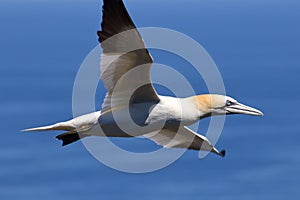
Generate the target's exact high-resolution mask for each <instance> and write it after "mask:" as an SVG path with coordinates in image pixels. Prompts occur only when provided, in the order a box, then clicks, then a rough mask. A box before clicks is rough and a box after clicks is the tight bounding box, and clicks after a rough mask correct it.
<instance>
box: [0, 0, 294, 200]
mask: <svg viewBox="0 0 300 200" xmlns="http://www.w3.org/2000/svg"><path fill="white" fill-rule="evenodd" d="M125 4H126V6H127V8H128V10H129V12H130V14H131V17H132V18H133V20H134V21H135V23H136V25H137V26H138V27H146V26H156V27H166V28H171V29H174V30H177V31H180V32H183V33H185V34H187V35H189V36H190V37H192V38H194V39H195V40H197V41H198V42H199V43H200V44H202V45H203V46H204V47H205V49H206V50H207V51H208V52H209V54H210V55H211V56H212V58H213V59H214V61H215V62H216V64H217V65H218V67H219V70H220V72H221V73H222V76H223V79H224V82H225V85H226V90H227V93H228V94H229V95H231V96H233V97H235V98H237V99H238V100H239V101H241V102H243V103H247V104H250V105H253V106H256V107H258V108H260V109H261V110H262V111H263V112H264V113H265V116H264V117H251V116H230V117H227V119H226V124H225V128H224V130H223V133H222V135H221V137H220V139H219V141H218V143H217V147H219V148H225V149H227V156H226V157H225V158H224V159H222V158H219V157H217V156H215V155H212V154H210V155H208V156H207V157H206V158H205V159H202V160H200V159H198V153H197V152H195V151H187V152H186V153H185V154H184V156H183V157H181V158H180V159H179V160H177V161H176V162H175V163H173V164H172V165H170V166H168V167H167V168H164V169H162V170H160V171H156V172H153V173H148V174H126V173H122V172H118V171H115V170H113V169H110V168H108V167H106V166H104V165H103V164H101V163H99V162H98V161H97V160H95V159H94V158H93V157H92V156H91V155H90V154H89V153H88V152H87V151H86V149H85V148H84V146H83V145H82V144H81V143H80V142H77V143H74V144H73V145H71V146H68V147H66V148H61V146H60V143H59V142H58V141H56V140H55V139H54V136H55V135H56V133H52V132H44V133H22V132H19V130H21V129H24V128H28V127H34V126H39V125H45V124H49V123H53V122H57V121H60V120H66V119H69V118H71V117H72V87H73V82H74V80H75V76H76V72H77V70H78V68H79V66H80V64H81V62H82V61H83V59H84V58H85V57H86V55H87V54H88V53H89V51H90V50H92V49H93V48H94V47H95V46H96V45H97V36H96V31H97V30H98V29H99V24H100V20H101V12H100V11H101V5H102V4H101V3H100V2H99V1H95V0H89V1H83V0H77V1H70V0H61V1H58V0H53V1H42V0H41V1H37V0H23V1H16V0H13V1H9V0H2V1H1V3H0V25H1V26H0V33H1V37H0V44H1V46H0V47H1V48H0V58H1V63H0V119H1V122H0V124H1V131H0V134H1V140H0V199H120V198H122V199H141V198H142V199H144V200H146V199H163V198H164V199H166V198H168V199H170V198H172V199H186V198H189V199H229V200H234V199H272V200H276V199H284V198H288V199H298V198H299V196H300V190H299V186H300V157H299V152H300V145H299V141H300V132H299V131H300V124H299V114H298V113H299V110H300V109H299V103H300V87H299V83H300V80H299V73H300V68H299V67H300V53H299V52H300V40H299V36H300V27H299V24H300V3H299V1H297V0H286V1H279V0H266V1H259V0H253V1H238V0H228V1H222V0H204V1H202V0H201V1H196V0H186V1H178V0H176V1H158V0H152V1H150V0H145V1H134V0H127V1H126V2H125ZM157 55H158V53H157V52H153V57H154V58H155V60H156V61H158V62H164V61H166V60H168V59H166V58H167V57H164V56H162V57H158V56H157ZM166 64H168V63H167V61H166ZM173 64H174V65H176V63H173ZM177 64H178V63H177ZM175 67H176V66H175ZM177 67H178V66H177ZM194 84H197V80H196V81H195V82H194ZM201 85H203V83H199V88H198V89H197V90H199V91H198V92H203V90H201V88H202V87H200V86H201ZM97 95H98V96H99V98H102V97H103V95H104V91H103V90H102V91H100V92H99V94H97ZM100 105H101V99H99V104H98V105H97V108H98V109H99V108H100ZM206 122H207V120H204V122H203V124H204V125H205V124H206ZM200 125H201V123H200ZM201 129H202V130H205V127H204V126H203V128H200V131H201ZM116 141H117V142H118V143H120V144H121V145H122V146H124V147H125V148H129V149H139V150H140V151H147V149H151V148H152V149H153V148H155V147H156V146H155V144H154V143H152V142H148V141H146V140H143V139H123V140H116ZM108 153H109V152H108Z"/></svg>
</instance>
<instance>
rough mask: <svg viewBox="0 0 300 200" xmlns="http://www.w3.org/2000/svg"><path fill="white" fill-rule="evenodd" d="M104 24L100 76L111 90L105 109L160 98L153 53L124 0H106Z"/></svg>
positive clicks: (101, 37) (109, 90)
mask: <svg viewBox="0 0 300 200" xmlns="http://www.w3.org/2000/svg"><path fill="white" fill-rule="evenodd" d="M101 28H102V30H101V31H98V36H99V42H100V43H101V47H102V48H103V54H102V55H101V61H100V71H101V80H102V81H103V82H104V85H105V87H106V89H107V90H108V92H107V94H106V98H105V100H104V103H103V105H102V110H103V111H105V110H108V109H110V108H111V107H115V106H122V105H123V104H128V100H130V101H129V102H130V103H136V102H145V101H159V98H158V96H157V94H156V92H155V90H154V88H153V86H152V84H151V81H150V68H151V64H152V62H153V60H152V57H151V56H150V54H149V52H148V50H147V49H146V47H145V44H144V42H143V39H142V37H141V35H140V34H139V32H138V31H137V29H136V27H135V25H134V23H133V21H132V19H131V18H130V16H129V14H128V12H127V10H126V8H125V6H124V4H123V1H122V0H104V4H103V16H102V23H101ZM112 98H113V100H114V105H112Z"/></svg>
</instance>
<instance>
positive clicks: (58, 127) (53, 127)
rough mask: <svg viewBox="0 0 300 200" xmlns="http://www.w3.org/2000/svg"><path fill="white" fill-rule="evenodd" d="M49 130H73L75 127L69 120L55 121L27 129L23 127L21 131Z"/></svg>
mask: <svg viewBox="0 0 300 200" xmlns="http://www.w3.org/2000/svg"><path fill="white" fill-rule="evenodd" d="M51 130H59V131H61V130H64V131H73V130H76V127H74V126H73V125H72V124H71V123H70V122H69V121H67V122H60V123H56V124H53V125H49V126H41V127H36V128H28V129H24V130H22V131H25V132H28V131H51Z"/></svg>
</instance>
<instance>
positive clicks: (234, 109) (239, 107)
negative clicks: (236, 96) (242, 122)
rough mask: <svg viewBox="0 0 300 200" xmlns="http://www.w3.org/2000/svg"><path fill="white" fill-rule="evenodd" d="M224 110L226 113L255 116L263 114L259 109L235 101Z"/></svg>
mask: <svg viewBox="0 0 300 200" xmlns="http://www.w3.org/2000/svg"><path fill="white" fill-rule="evenodd" d="M225 110H226V112H227V113H228V114H245V115H256V116H263V115H264V114H263V113H262V112H261V111H259V110H257V109H255V108H251V107H249V106H246V105H244V104H241V103H235V104H233V105H230V106H227V107H226V108H225Z"/></svg>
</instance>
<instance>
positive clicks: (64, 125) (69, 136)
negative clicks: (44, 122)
mask: <svg viewBox="0 0 300 200" xmlns="http://www.w3.org/2000/svg"><path fill="white" fill-rule="evenodd" d="M51 130H63V131H67V132H65V133H62V134H60V135H57V136H56V137H55V138H57V139H58V140H62V142H63V143H62V146H65V145H68V144H71V143H73V142H75V141H77V140H79V139H80V137H79V135H78V133H77V131H76V127H74V126H72V124H71V123H70V122H69V121H67V122H60V123H57V124H53V125H49V126H41V127H36V128H28V129H24V130H22V131H24V132H29V131H51Z"/></svg>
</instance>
